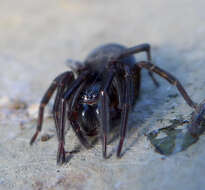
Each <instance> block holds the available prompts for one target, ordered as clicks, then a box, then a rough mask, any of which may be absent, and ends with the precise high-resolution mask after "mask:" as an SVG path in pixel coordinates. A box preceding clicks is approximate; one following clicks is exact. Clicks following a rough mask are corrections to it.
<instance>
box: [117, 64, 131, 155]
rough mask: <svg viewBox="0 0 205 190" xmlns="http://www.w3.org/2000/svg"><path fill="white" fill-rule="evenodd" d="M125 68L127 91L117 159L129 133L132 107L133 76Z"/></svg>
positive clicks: (125, 92) (126, 67)
mask: <svg viewBox="0 0 205 190" xmlns="http://www.w3.org/2000/svg"><path fill="white" fill-rule="evenodd" d="M124 68H125V87H124V89H125V91H124V92H123V97H124V98H123V104H122V118H121V124H120V141H119V145H118V149H117V157H118V158H119V157H120V154H121V150H122V146H123V143H124V139H125V135H126V131H127V121H128V113H129V109H130V106H131V104H132V94H130V92H131V91H132V75H131V71H130V68H129V67H128V66H126V65H125V66H124Z"/></svg>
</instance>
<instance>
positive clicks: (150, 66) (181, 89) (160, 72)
mask: <svg viewBox="0 0 205 190" xmlns="http://www.w3.org/2000/svg"><path fill="white" fill-rule="evenodd" d="M137 65H138V66H139V67H141V68H145V69H148V70H149V71H152V72H155V73H157V74H158V75H160V76H161V77H162V78H164V79H166V80H167V81H168V82H169V83H170V84H172V85H174V86H176V87H177V89H178V91H179V92H180V94H181V95H182V96H183V98H184V100H185V101H186V103H187V104H188V105H189V106H190V107H192V108H194V109H195V110H196V111H197V104H196V103H195V102H193V101H192V99H191V98H190V96H189V95H188V94H187V92H186V90H185V89H184V87H183V86H182V84H181V83H180V82H179V80H177V79H176V78H175V77H174V76H173V75H171V74H170V73H168V72H167V71H165V70H163V69H161V68H159V67H157V66H156V65H154V64H152V63H150V62H146V61H141V62H139V63H137Z"/></svg>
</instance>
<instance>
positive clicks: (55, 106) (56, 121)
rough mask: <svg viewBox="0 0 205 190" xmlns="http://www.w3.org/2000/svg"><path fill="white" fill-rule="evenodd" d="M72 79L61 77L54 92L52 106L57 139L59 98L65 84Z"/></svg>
mask: <svg viewBox="0 0 205 190" xmlns="http://www.w3.org/2000/svg"><path fill="white" fill-rule="evenodd" d="M73 80H74V78H73V79H72V80H70V77H67V76H65V77H62V79H61V81H60V82H59V85H58V88H57V93H56V98H55V102H54V106H53V118H54V121H55V126H56V132H57V136H58V140H59V122H60V121H59V112H60V110H59V109H60V108H59V107H60V100H61V98H62V96H63V93H64V90H65V87H66V86H65V84H67V85H70V83H71V82H72V81H73Z"/></svg>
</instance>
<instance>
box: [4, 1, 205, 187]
mask: <svg viewBox="0 0 205 190" xmlns="http://www.w3.org/2000/svg"><path fill="white" fill-rule="evenodd" d="M204 8H205V2H204V1H203V0H198V1H192V0H180V1H178V0H172V1H164V0H156V1H148V0H129V1H123V0H118V1H115V0H109V1H108V0H105V1H94V0H44V1H41V0H35V1H30V0H19V1H12V0H0V109H1V110H0V163H1V164H0V189H1V188H2V189H91V188H92V189H96V188H98V189H164V188H166V189H167V190H169V189H170V190H171V189H182V190H183V189H186V190H189V189H190V190H191V189H198V190H200V189H204V185H205V182H204V179H203V176H204V175H205V162H204V156H205V148H204V144H205V137H204V136H202V137H201V140H200V142H198V144H196V145H195V146H193V147H191V148H190V149H189V150H188V151H186V152H182V153H179V154H177V155H176V156H175V155H174V156H171V157H168V158H166V159H165V160H163V159H164V158H163V159H162V157H161V156H160V155H158V154H157V153H155V152H154V151H153V149H152V148H151V145H150V144H149V142H148V141H147V140H146V138H145V137H144V136H140V137H139V138H138V132H135V133H134V134H135V135H134V136H132V137H131V138H130V139H133V141H132V140H131V141H130V142H131V144H132V142H133V144H134V145H133V146H131V147H130V143H129V141H128V143H127V147H129V151H127V152H126V154H125V155H124V157H123V158H122V159H121V160H117V159H116V158H115V155H113V156H112V158H111V159H110V160H106V161H104V160H103V159H102V158H101V146H100V143H99V145H97V146H96V147H95V148H94V149H92V150H89V151H87V150H82V151H81V152H80V153H79V154H78V155H77V156H75V158H73V159H72V160H71V162H70V163H72V164H67V165H66V166H63V167H58V166H56V165H55V164H56V160H55V158H56V157H55V154H56V149H57V140H56V138H52V139H51V140H50V141H48V142H47V143H42V142H38V144H36V145H34V146H33V147H32V148H30V147H29V145H28V142H29V139H30V137H31V135H32V134H33V132H34V130H35V122H34V123H32V122H33V119H28V118H29V117H28V110H25V109H24V108H25V107H26V108H30V106H32V105H35V104H37V103H38V102H39V101H40V99H41V97H42V95H43V93H44V92H45V90H46V89H47V87H48V85H49V84H50V83H51V81H52V80H53V78H55V77H56V76H57V75H58V74H59V73H61V72H63V71H65V70H66V69H68V68H67V66H66V64H65V62H66V60H67V59H73V60H79V61H83V60H84V59H85V58H86V56H87V54H88V53H89V52H90V51H91V50H93V49H94V48H95V47H96V46H99V45H102V44H105V43H108V42H117V43H120V44H123V45H125V46H127V47H132V46H135V45H137V44H140V43H150V44H151V46H152V56H153V61H154V63H155V64H157V65H158V66H160V67H161V68H163V69H165V70H168V71H169V72H171V73H172V74H173V75H174V76H176V77H177V78H178V79H179V80H180V81H181V82H182V84H183V85H184V87H185V89H187V91H188V93H189V94H190V96H191V97H192V98H193V99H194V100H195V101H196V102H201V101H202V99H204V97H205V93H204V92H205V87H204V82H205V77H204V69H205V24H204V21H205V13H204ZM136 58H137V59H139V60H142V59H144V54H143V53H142V54H140V55H136ZM156 78H157V80H158V81H159V82H160V84H161V86H160V88H158V89H156V88H155V87H154V85H153V84H152V81H151V80H150V78H149V77H148V75H147V72H144V71H143V83H142V94H141V98H140V101H139V103H138V105H137V106H136V108H135V112H134V113H133V115H132V116H131V119H130V120H132V121H134V124H133V126H137V125H140V126H141V128H142V133H143V131H144V128H158V127H162V126H164V125H166V124H167V122H168V120H169V119H171V118H175V117H177V116H178V115H179V114H182V115H185V117H186V116H187V117H188V116H189V115H190V113H191V111H192V110H191V109H190V108H189V107H188V106H187V105H186V103H185V102H184V100H183V99H182V98H181V96H180V95H179V97H178V96H177V97H176V98H174V99H171V100H170V99H168V98H167V97H168V96H169V95H173V94H174V95H175V94H176V93H177V91H176V89H175V87H171V86H170V85H169V84H168V83H167V82H166V81H164V80H163V79H160V78H159V77H156ZM150 94H152V96H150ZM12 100H15V102H16V101H17V102H18V101H19V102H20V104H23V107H20V109H16V107H15V106H14V107H12V106H10V107H9V106H8V105H10V101H12ZM19 102H18V103H19ZM18 106H19V105H17V108H18ZM21 106H22V105H21ZM5 107H6V108H5ZM8 107H9V108H8ZM11 107H12V109H14V108H15V110H14V111H11V109H10V108H11ZM21 108H22V109H21ZM31 109H32V108H31ZM2 110H3V111H2ZM139 110H140V111H139ZM32 111H33V110H31V112H32ZM34 112H35V110H34ZM32 113H33V112H32ZM48 114H49V113H48ZM31 115H32V114H31ZM35 117H36V116H35ZM159 119H164V123H163V122H162V123H160V122H159ZM25 121H26V122H25ZM139 121H140V122H139ZM24 123H26V124H25V125H24V126H23V127H22V128H23V130H22V128H20V127H19V126H21V125H23V124H24ZM46 127H48V128H49V127H50V132H51V133H53V134H54V132H53V131H52V128H54V125H53V122H52V120H51V122H50V123H49V121H46V122H45V126H44V128H46ZM68 136H69V135H68ZM70 139H71V140H70ZM68 141H69V143H71V145H70V144H69V143H68V144H69V145H68V146H72V145H73V146H75V145H76V144H78V141H76V140H75V137H74V135H73V134H71V135H70V136H69V139H68ZM70 141H72V142H70ZM116 144H117V141H116V143H114V144H113V145H109V149H113V147H115V146H116ZM125 147H126V146H125ZM130 166H131V167H130ZM42 177H43V178H44V180H42Z"/></svg>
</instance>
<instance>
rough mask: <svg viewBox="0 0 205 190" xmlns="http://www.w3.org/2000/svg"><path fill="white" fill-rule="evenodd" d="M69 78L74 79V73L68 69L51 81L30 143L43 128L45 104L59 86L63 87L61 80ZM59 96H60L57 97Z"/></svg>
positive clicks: (41, 104)
mask: <svg viewBox="0 0 205 190" xmlns="http://www.w3.org/2000/svg"><path fill="white" fill-rule="evenodd" d="M64 78H67V79H68V80H73V79H74V76H73V73H72V72H70V71H67V72H65V73H62V74H61V75H59V76H57V77H56V78H55V79H54V80H53V82H52V83H51V85H50V87H49V88H48V90H47V91H46V93H45V94H44V96H43V98H42V100H41V103H40V107H39V112H38V124H37V127H36V132H35V134H34V135H33V137H32V138H31V140H30V145H32V144H33V143H34V141H35V140H36V138H37V136H38V134H39V132H40V131H41V129H42V124H43V115H44V108H45V106H46V105H47V104H48V102H49V100H50V98H51V97H52V95H53V93H54V92H55V90H56V88H57V87H61V84H60V83H61V81H62V80H63V79H64ZM56 98H58V97H56Z"/></svg>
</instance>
